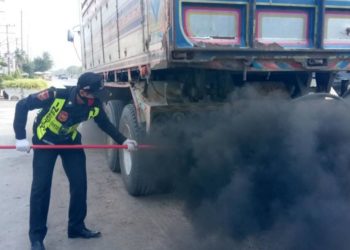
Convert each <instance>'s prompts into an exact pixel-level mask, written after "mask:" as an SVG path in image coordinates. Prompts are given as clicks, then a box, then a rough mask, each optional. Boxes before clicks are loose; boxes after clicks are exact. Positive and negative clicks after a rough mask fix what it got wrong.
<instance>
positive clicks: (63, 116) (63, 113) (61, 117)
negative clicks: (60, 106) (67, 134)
mask: <svg viewBox="0 0 350 250" xmlns="http://www.w3.org/2000/svg"><path fill="white" fill-rule="evenodd" d="M68 116H69V115H68V113H67V112H66V111H61V112H60V113H59V114H58V116H57V120H59V121H60V122H65V121H67V120H68Z"/></svg>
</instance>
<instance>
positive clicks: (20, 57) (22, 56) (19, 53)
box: [15, 49, 28, 71]
mask: <svg viewBox="0 0 350 250" xmlns="http://www.w3.org/2000/svg"><path fill="white" fill-rule="evenodd" d="M15 60H16V69H19V70H20V71H23V64H25V63H26V61H27V60H28V59H27V55H26V53H25V52H24V51H23V50H20V49H16V51H15Z"/></svg>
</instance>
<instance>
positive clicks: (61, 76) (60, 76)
mask: <svg viewBox="0 0 350 250" xmlns="http://www.w3.org/2000/svg"><path fill="white" fill-rule="evenodd" d="M58 79H61V80H68V76H67V75H65V74H60V75H58Z"/></svg>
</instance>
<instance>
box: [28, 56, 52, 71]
mask: <svg viewBox="0 0 350 250" xmlns="http://www.w3.org/2000/svg"><path fill="white" fill-rule="evenodd" d="M52 65H53V61H52V59H51V56H50V54H49V53H48V52H44V53H43V55H42V57H36V58H34V60H33V70H34V72H36V71H40V72H45V71H47V70H49V69H51V67H52Z"/></svg>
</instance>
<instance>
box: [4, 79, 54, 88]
mask: <svg viewBox="0 0 350 250" xmlns="http://www.w3.org/2000/svg"><path fill="white" fill-rule="evenodd" d="M2 85H3V88H23V89H45V88H47V87H48V85H47V82H46V81H45V80H43V79H27V78H19V79H14V80H5V81H3V83H2Z"/></svg>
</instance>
